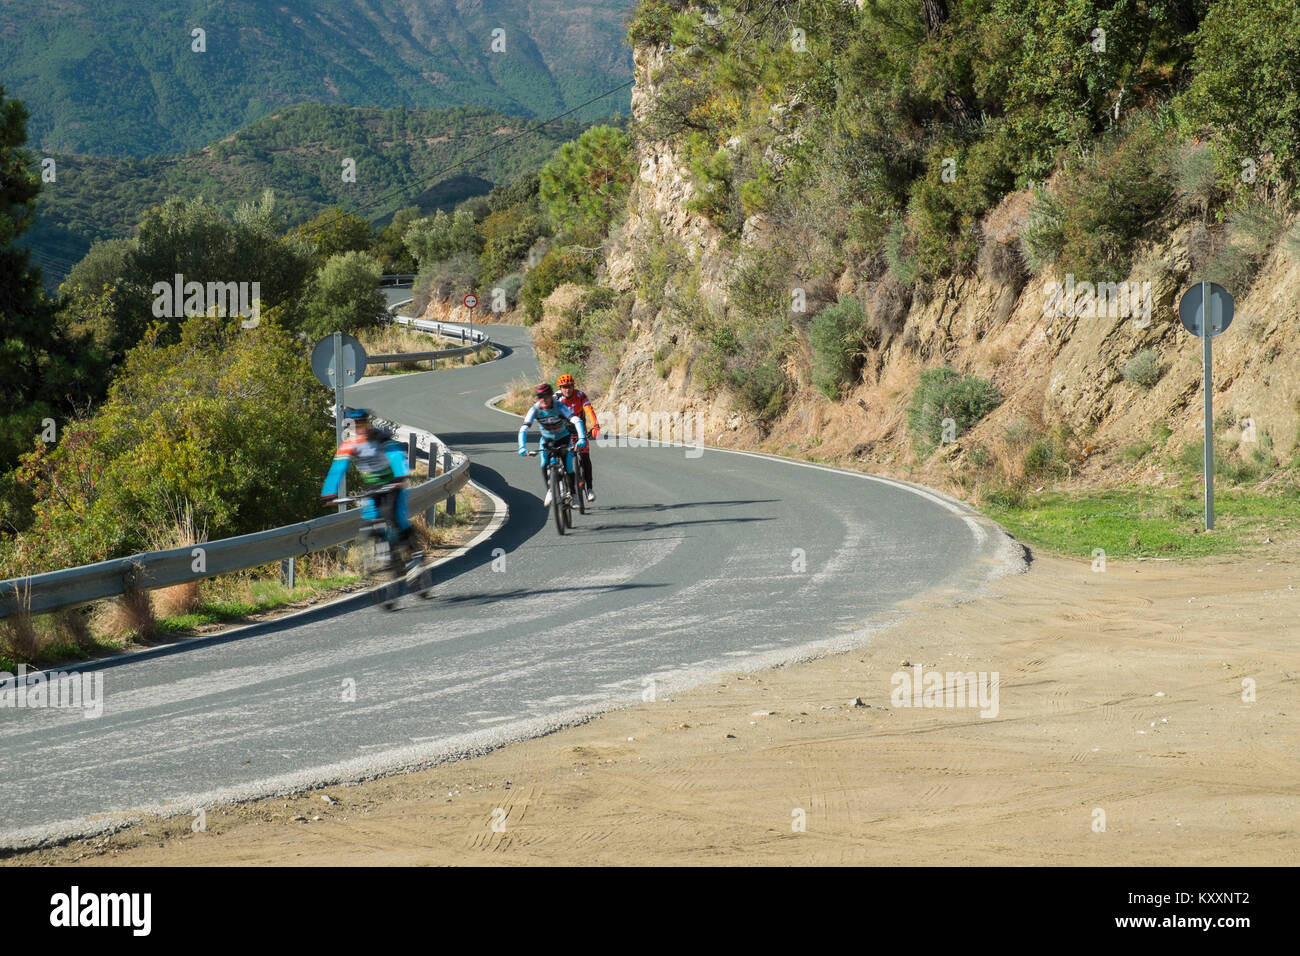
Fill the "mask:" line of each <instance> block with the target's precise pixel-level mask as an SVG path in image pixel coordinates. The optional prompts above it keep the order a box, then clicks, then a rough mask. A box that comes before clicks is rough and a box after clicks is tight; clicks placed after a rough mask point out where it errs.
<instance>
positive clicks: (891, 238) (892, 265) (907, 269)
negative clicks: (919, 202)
mask: <svg viewBox="0 0 1300 956" xmlns="http://www.w3.org/2000/svg"><path fill="white" fill-rule="evenodd" d="M907 240H908V237H907V225H906V223H904V221H903V218H902V217H901V216H900V217H898V218H897V219H895V220H894V221H893V222H892V223H891V224H890V226H889V232H888V233H887V234H886V236H885V262H886V263H888V265H889V271H890V273H892V274H893V276H894V278H895V279H896V280H898V284H899V285H901V286H903V287H904V288H907V287H910V286H911V285H912V283H913V282H915V281H916V274H917V271H918V267H917V261H916V257H915V255H913V254H912V253H911V251H910V250H909V243H908V241H907Z"/></svg>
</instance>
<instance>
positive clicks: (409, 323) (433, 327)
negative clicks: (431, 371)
mask: <svg viewBox="0 0 1300 956" xmlns="http://www.w3.org/2000/svg"><path fill="white" fill-rule="evenodd" d="M410 301H412V300H411V299H406V300H404V301H402V302H394V303H393V304H392V305H391V306H389V313H390V316H391V319H392V321H393V322H395V323H397V324H398V325H404V326H406V327H407V328H411V329H415V330H416V331H419V332H430V333H432V334H434V335H441V336H442V337H443V338H448V339H451V338H457V337H459V338H460V340H461V341H462V342H469V343H471V344H468V345H461V346H458V347H455V348H450V349H436V350H434V351H430V352H396V353H393V354H391V355H370V356H367V361H366V366H367V367H369V366H371V365H382V366H384V368H387V367H388V366H389V365H390V364H393V363H397V362H428V363H429V364H430V366H432V364H433V363H434V362H436V361H437V360H438V359H441V358H456V357H457V356H459V355H470V354H472V353H474V352H477V351H478V350H479V349H481V348H484V347H487V346H490V345H491V344H492V340H491V339H490V338H488V335H487V333H486V332H484V331H482V330H480V329H466V328H465V327H464V326H460V325H445V324H444V323H442V322H434V321H433V320H432V319H414V318H411V317H410V316H408V315H397V314H396V313H394V312H393V311H392V310H393V309H396V308H397V307H398V306H399V305H405V304H406V303H407V302H410Z"/></svg>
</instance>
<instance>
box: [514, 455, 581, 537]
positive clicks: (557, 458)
mask: <svg viewBox="0 0 1300 956" xmlns="http://www.w3.org/2000/svg"><path fill="white" fill-rule="evenodd" d="M542 447H543V448H544V449H545V451H546V459H547V460H546V490H547V491H548V492H549V493H550V496H551V508H552V510H553V511H554V512H555V530H556V531H558V532H559V533H560V534H564V529H565V528H572V527H573V485H572V484H571V482H570V478H571V477H572V476H571V474H570V473H568V472H567V471H566V467H565V459H566V458H567V456H568V455H569V454H570V451H571V445H570V439H568V438H567V437H566V438H544V439H542ZM537 454H538V453H537V452H535V451H530V452H529V453H528V457H529V458H535V457H537ZM573 454H577V453H576V452H573ZM575 464H577V463H575ZM578 467H579V468H580V467H581V465H580V464H578ZM579 508H583V506H582V505H581V504H580V505H579ZM583 513H584V514H585V513H586V511H585V508H583Z"/></svg>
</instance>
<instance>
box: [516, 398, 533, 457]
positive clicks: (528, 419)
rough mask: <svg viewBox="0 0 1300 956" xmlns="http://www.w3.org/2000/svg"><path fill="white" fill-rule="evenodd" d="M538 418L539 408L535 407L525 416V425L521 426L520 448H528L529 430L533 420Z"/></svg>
mask: <svg viewBox="0 0 1300 956" xmlns="http://www.w3.org/2000/svg"><path fill="white" fill-rule="evenodd" d="M536 417H537V406H536V405H534V406H533V407H532V408H530V409H528V414H527V415H525V416H524V423H523V424H522V425H520V426H519V447H520V449H523V448H526V447H527V443H528V429H529V428H530V427H531V426H532V424H533V420H534V419H535V418H536Z"/></svg>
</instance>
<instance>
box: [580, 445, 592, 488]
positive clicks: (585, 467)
mask: <svg viewBox="0 0 1300 956" xmlns="http://www.w3.org/2000/svg"><path fill="white" fill-rule="evenodd" d="M581 460H582V480H583V481H585V482H586V483H587V490H588V491H590V490H591V487H592V485H591V450H590V449H588V448H584V449H583V450H582V456H581Z"/></svg>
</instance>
